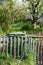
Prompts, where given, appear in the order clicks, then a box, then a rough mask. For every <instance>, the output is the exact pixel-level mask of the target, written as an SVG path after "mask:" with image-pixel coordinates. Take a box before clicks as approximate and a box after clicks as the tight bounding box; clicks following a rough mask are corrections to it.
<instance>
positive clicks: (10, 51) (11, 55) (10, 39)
mask: <svg viewBox="0 0 43 65" xmlns="http://www.w3.org/2000/svg"><path fill="white" fill-rule="evenodd" d="M12 41H13V40H12V36H11V37H10V55H11V56H12Z"/></svg>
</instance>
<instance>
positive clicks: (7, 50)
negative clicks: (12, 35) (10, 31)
mask: <svg viewBox="0 0 43 65" xmlns="http://www.w3.org/2000/svg"><path fill="white" fill-rule="evenodd" d="M8 41H9V40H8V37H7V43H6V54H7V56H8Z"/></svg>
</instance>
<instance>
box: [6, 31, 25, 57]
mask: <svg viewBox="0 0 43 65" xmlns="http://www.w3.org/2000/svg"><path fill="white" fill-rule="evenodd" d="M24 35H25V33H23V32H12V33H8V34H7V37H8V41H9V42H8V53H9V55H10V41H11V40H10V38H11V37H12V56H14V36H15V37H16V38H17V37H18V36H24ZM16 43H17V44H16V57H18V41H17V42H16ZM20 55H21V54H20Z"/></svg>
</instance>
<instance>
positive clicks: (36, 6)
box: [26, 0, 43, 28]
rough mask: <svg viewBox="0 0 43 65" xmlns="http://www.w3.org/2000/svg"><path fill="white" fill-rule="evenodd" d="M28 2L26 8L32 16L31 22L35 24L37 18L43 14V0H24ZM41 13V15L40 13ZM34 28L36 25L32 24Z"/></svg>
mask: <svg viewBox="0 0 43 65" xmlns="http://www.w3.org/2000/svg"><path fill="white" fill-rule="evenodd" d="M26 1H28V2H29V7H28V9H29V10H30V14H31V16H32V24H36V22H37V21H38V19H39V18H40V17H41V16H42V15H43V0H26ZM40 14H41V15H40ZM34 28H36V26H34Z"/></svg>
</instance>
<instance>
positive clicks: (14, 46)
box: [14, 36, 17, 58]
mask: <svg viewBox="0 0 43 65" xmlns="http://www.w3.org/2000/svg"><path fill="white" fill-rule="evenodd" d="M16 41H17V40H16V37H15V36H14V58H16Z"/></svg>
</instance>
